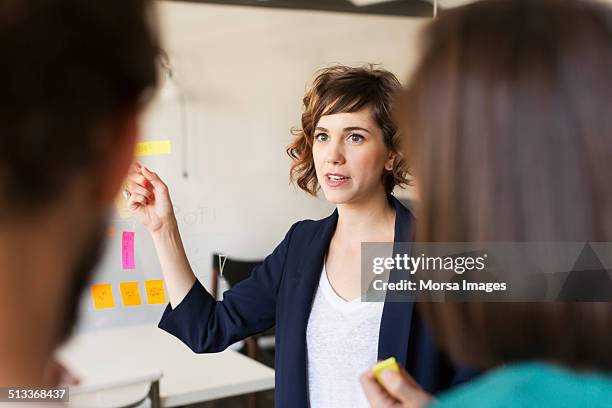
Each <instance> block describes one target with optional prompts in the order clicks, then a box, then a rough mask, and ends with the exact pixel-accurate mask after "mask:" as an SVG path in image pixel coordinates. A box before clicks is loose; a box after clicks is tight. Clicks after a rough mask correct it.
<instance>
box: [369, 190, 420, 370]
mask: <svg viewBox="0 0 612 408" xmlns="http://www.w3.org/2000/svg"><path fill="white" fill-rule="evenodd" d="M389 201H390V202H391V203H392V204H393V206H394V207H395V237H394V239H393V242H394V245H393V256H394V257H395V255H396V254H398V253H408V254H410V252H409V251H410V244H409V243H411V241H412V239H413V231H414V217H413V216H412V214H411V213H410V211H409V210H408V209H407V208H406V207H404V206H403V205H402V204H401V203H400V202H399V201H398V200H397V198H395V197H393V196H389ZM400 243H402V244H400ZM402 278H405V276H403V274H402V273H401V272H399V271H396V270H392V271H391V272H390V275H389V281H390V282H399V281H400V280H401V279H402ZM413 312H414V302H413V300H412V299H410V298H406V297H405V296H404V297H403V298H401V299H397V298H396V299H393V294H392V293H390V292H387V295H386V297H385V306H384V307H383V313H382V318H381V321H380V332H379V334H378V359H379V360H384V359H386V358H389V357H395V358H396V359H397V361H398V362H399V363H400V364H402V365H405V364H406V361H407V356H408V339H409V337H410V325H411V322H412V314H413Z"/></svg>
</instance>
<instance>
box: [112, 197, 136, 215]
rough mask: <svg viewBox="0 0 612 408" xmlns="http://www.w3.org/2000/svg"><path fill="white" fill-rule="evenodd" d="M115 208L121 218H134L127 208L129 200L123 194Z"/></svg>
mask: <svg viewBox="0 0 612 408" xmlns="http://www.w3.org/2000/svg"><path fill="white" fill-rule="evenodd" d="M115 208H116V210H117V214H118V215H119V217H120V218H123V219H125V218H130V217H131V216H132V213H130V210H128V208H127V200H126V199H125V197H124V196H123V195H121V194H119V195H118V196H117V198H116V199H115Z"/></svg>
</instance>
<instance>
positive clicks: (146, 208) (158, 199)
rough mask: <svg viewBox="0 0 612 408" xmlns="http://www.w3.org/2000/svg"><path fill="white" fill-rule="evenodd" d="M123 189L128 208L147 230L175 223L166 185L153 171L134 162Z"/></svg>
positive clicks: (151, 230)
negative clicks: (126, 197) (125, 193)
mask: <svg viewBox="0 0 612 408" xmlns="http://www.w3.org/2000/svg"><path fill="white" fill-rule="evenodd" d="M125 190H126V191H127V193H128V194H127V196H128V203H127V208H128V210H129V211H130V212H131V213H132V215H133V216H134V218H136V220H137V221H138V222H140V223H141V224H143V225H144V226H145V227H147V229H148V230H149V232H151V233H154V232H156V231H158V230H160V229H161V228H162V227H164V226H169V225H174V224H175V223H176V219H175V217H174V209H173V207H172V201H171V200H170V194H169V193H168V187H167V186H166V184H165V183H164V182H163V181H162V179H161V178H159V176H158V175H157V174H156V173H154V172H153V171H151V170H149V169H147V168H146V167H144V166H142V165H140V164H139V163H136V164H134V165H133V166H132V168H131V169H130V172H129V174H128V177H127V183H126V187H125Z"/></svg>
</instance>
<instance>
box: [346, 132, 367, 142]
mask: <svg viewBox="0 0 612 408" xmlns="http://www.w3.org/2000/svg"><path fill="white" fill-rule="evenodd" d="M348 139H349V141H350V142H352V143H359V142H363V141H364V140H365V137H363V136H361V135H358V134H357V133H353V134H351V135H349V137H348Z"/></svg>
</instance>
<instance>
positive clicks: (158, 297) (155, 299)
mask: <svg viewBox="0 0 612 408" xmlns="http://www.w3.org/2000/svg"><path fill="white" fill-rule="evenodd" d="M145 290H146V292H147V300H148V302H149V304H150V305H162V304H165V303H166V294H165V293H164V281H163V280H148V281H145Z"/></svg>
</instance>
